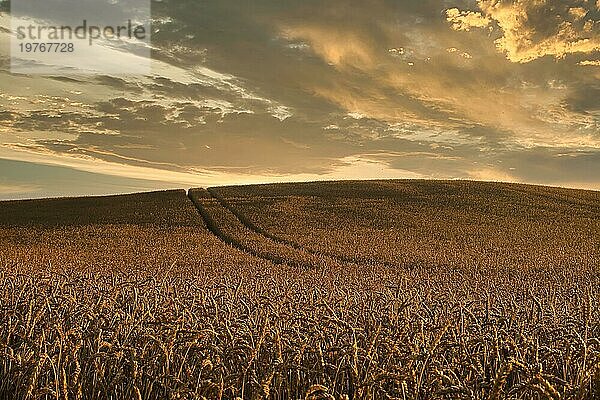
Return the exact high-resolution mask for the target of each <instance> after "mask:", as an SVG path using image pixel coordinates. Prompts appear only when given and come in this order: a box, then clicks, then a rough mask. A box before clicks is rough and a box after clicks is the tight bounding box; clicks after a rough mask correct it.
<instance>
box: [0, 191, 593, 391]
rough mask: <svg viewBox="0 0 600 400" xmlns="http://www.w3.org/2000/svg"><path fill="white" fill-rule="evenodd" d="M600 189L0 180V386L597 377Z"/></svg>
mask: <svg viewBox="0 0 600 400" xmlns="http://www.w3.org/2000/svg"><path fill="white" fill-rule="evenodd" d="M599 260H600V193H598V192H586V191H576V190H566V189H555V188H542V187H532V186H524V185H507V184H492V183H474V182H425V181H379V182H375V181H374V182H346V183H341V182H332V183H309V184H281V185H258V186H246V187H223V188H212V189H210V190H208V191H207V190H204V189H194V190H190V192H189V193H187V194H186V192H184V191H169V192H157V193H147V194H138V195H127V196H113V197H105V198H87V199H55V200H32V201H15V202H0V398H2V399H4V398H10V399H65V400H67V399H80V398H83V399H232V400H233V399H243V400H246V399H250V400H254V399H282V400H283V399H311V400H318V399H328V400H331V399H335V400H338V399H339V400H341V399H403V400H404V399H414V400H416V399H481V400H483V399H553V400H555V399H596V398H600V307H599V301H600V264H599Z"/></svg>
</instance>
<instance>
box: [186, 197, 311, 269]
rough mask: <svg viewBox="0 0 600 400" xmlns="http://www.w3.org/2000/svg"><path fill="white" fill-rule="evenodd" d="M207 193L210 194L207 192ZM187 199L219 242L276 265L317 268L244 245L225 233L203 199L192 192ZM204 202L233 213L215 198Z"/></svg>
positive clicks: (268, 239)
mask: <svg viewBox="0 0 600 400" xmlns="http://www.w3.org/2000/svg"><path fill="white" fill-rule="evenodd" d="M194 191H196V189H194ZM207 193H210V192H207ZM210 195H211V196H212V193H210ZM187 197H188V198H189V199H190V201H191V202H192V204H193V205H194V207H195V208H196V210H198V213H199V214H200V216H201V217H202V219H203V220H204V223H205V224H206V227H207V228H208V230H209V231H210V232H211V233H212V234H213V235H215V236H216V237H217V238H218V239H219V240H221V241H222V242H223V243H225V244H227V245H229V246H231V247H234V248H236V249H238V250H240V251H242V252H244V253H246V254H249V255H250V256H252V257H256V258H260V259H262V260H265V261H268V262H271V263H273V264H275V265H288V266H294V267H302V268H314V267H316V266H317V265H315V264H310V263H302V262H297V261H294V260H291V259H288V258H285V257H281V256H278V255H276V254H273V252H269V251H268V250H264V251H257V250H256V249H255V248H253V247H252V246H248V245H246V244H244V243H242V242H241V241H240V240H239V239H237V238H235V237H234V236H233V235H231V234H230V233H227V232H225V231H224V230H223V229H222V228H221V227H220V226H219V223H218V222H217V221H216V220H215V218H214V217H213V215H212V214H211V212H210V211H209V210H208V209H207V207H206V205H203V204H202V200H201V199H202V198H199V197H195V196H194V192H193V191H192V190H189V191H188V193H187ZM204 200H205V201H206V200H212V201H214V202H216V203H218V204H219V205H220V207H221V208H222V209H223V211H224V212H227V213H231V211H230V210H229V209H228V208H226V207H223V206H222V204H221V202H220V201H219V200H218V199H217V198H215V197H211V198H210V199H207V198H204ZM231 214H232V215H233V216H234V217H235V218H236V219H237V220H238V221H239V223H240V224H241V225H242V226H243V227H244V228H245V229H250V228H249V227H247V226H246V225H245V224H244V223H243V222H242V221H241V220H239V218H238V217H237V216H235V214H233V213H231ZM251 231H252V232H253V233H255V234H259V233H257V232H254V231H253V230H251ZM259 235H260V234H259ZM260 236H261V237H263V238H264V240H265V241H271V242H272V241H273V240H272V239H271V238H269V237H267V236H264V235H260ZM266 243H268V242H266ZM278 244H282V243H278ZM288 247H289V246H288ZM293 250H294V251H298V252H300V251H301V249H293Z"/></svg>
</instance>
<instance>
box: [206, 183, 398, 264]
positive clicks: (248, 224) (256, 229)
mask: <svg viewBox="0 0 600 400" xmlns="http://www.w3.org/2000/svg"><path fill="white" fill-rule="evenodd" d="M206 191H207V192H208V193H209V194H210V195H211V197H212V198H213V199H214V200H216V201H217V202H218V203H219V204H220V205H221V206H222V207H223V208H224V209H225V210H227V211H228V212H230V213H231V214H233V215H234V216H235V218H236V219H237V220H238V221H239V222H240V223H241V224H242V225H244V227H245V228H247V229H249V230H250V231H252V232H253V233H255V234H257V235H260V236H262V237H264V238H265V239H266V240H269V241H272V242H274V243H277V244H279V245H283V246H287V247H289V248H291V249H294V250H296V251H298V252H303V253H306V254H309V255H311V256H313V257H319V258H324V259H329V260H330V261H334V262H336V263H341V264H351V265H355V266H356V265H364V264H370V265H380V266H384V267H397V266H396V265H395V264H392V263H389V262H385V261H376V260H357V259H355V258H353V257H345V256H341V255H339V254H333V253H329V252H320V251H315V250H312V249H309V248H307V247H305V246H302V245H301V244H299V243H296V242H294V241H291V240H288V239H285V238H281V237H279V236H277V235H274V234H272V233H271V232H268V231H267V230H265V229H263V228H261V227H260V226H258V225H257V224H255V223H254V222H252V221H251V220H250V219H249V218H248V217H246V216H245V215H244V214H243V213H241V212H240V211H238V210H236V209H235V207H233V206H232V205H231V204H230V203H229V202H228V201H227V200H226V199H225V198H223V196H221V195H220V194H219V193H217V191H216V190H215V189H214V188H208V189H206Z"/></svg>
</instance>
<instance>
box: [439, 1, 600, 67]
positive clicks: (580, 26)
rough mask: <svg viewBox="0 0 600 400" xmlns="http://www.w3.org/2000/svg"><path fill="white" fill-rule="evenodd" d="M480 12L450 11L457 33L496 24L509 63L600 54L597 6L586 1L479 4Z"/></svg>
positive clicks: (492, 2)
mask: <svg viewBox="0 0 600 400" xmlns="http://www.w3.org/2000/svg"><path fill="white" fill-rule="evenodd" d="M477 4H478V6H479V8H480V10H481V12H479V11H461V10H459V9H457V8H452V9H449V10H447V12H446V13H447V19H448V21H449V22H450V23H451V24H452V28H453V29H455V30H463V31H469V30H471V29H473V28H484V27H488V26H489V25H491V24H493V25H494V26H497V27H498V28H499V30H500V32H501V34H500V37H499V38H498V39H497V40H496V42H495V43H496V46H497V48H498V49H499V50H500V51H502V52H504V53H505V54H506V56H507V58H508V59H509V60H510V61H513V62H517V63H527V62H531V61H533V60H536V59H539V58H541V57H544V56H553V57H555V58H559V59H560V58H564V57H565V56H566V55H569V54H579V53H581V54H591V53H594V52H596V51H600V32H599V29H600V22H599V21H598V20H597V18H598V13H597V12H596V11H595V10H594V5H592V4H591V3H590V2H588V1H583V0H568V1H564V0H522V1H515V0H478V2H477Z"/></svg>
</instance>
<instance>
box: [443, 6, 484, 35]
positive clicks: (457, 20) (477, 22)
mask: <svg viewBox="0 0 600 400" xmlns="http://www.w3.org/2000/svg"><path fill="white" fill-rule="evenodd" d="M446 19H447V20H448V22H450V23H452V29H454V30H456V31H467V32H468V31H470V30H471V29H473V28H486V27H488V26H489V25H490V23H491V22H492V20H491V19H490V18H489V17H487V16H484V15H483V14H481V13H480V12H477V11H461V10H459V9H458V8H451V9H449V10H446Z"/></svg>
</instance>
